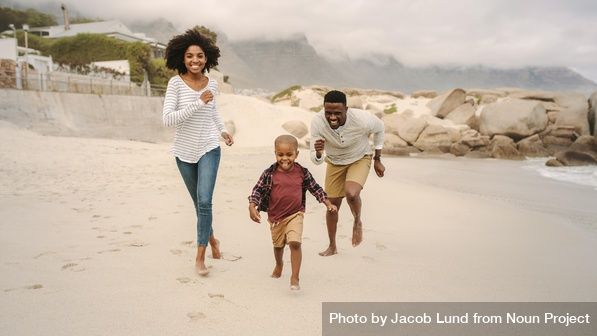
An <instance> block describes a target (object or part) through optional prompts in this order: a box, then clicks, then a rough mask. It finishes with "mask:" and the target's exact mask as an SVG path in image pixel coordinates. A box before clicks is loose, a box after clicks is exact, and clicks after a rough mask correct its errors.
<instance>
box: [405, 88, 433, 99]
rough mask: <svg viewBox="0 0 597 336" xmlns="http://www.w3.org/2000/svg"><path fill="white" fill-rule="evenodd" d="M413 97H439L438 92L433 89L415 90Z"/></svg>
mask: <svg viewBox="0 0 597 336" xmlns="http://www.w3.org/2000/svg"><path fill="white" fill-rule="evenodd" d="M410 96H411V97H413V98H420V97H423V98H435V97H437V92H436V91H433V90H419V91H414V92H413V93H411V94H410Z"/></svg>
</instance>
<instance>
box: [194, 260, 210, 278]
mask: <svg viewBox="0 0 597 336" xmlns="http://www.w3.org/2000/svg"><path fill="white" fill-rule="evenodd" d="M195 271H196V272H197V274H199V275H200V276H207V275H208V274H209V270H208V269H207V267H205V264H203V263H200V262H197V263H195Z"/></svg>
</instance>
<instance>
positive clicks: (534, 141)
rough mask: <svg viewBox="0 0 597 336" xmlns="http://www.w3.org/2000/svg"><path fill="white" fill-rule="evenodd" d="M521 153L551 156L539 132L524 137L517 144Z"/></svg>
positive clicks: (530, 155)
mask: <svg viewBox="0 0 597 336" xmlns="http://www.w3.org/2000/svg"><path fill="white" fill-rule="evenodd" d="M516 146H517V148H518V151H519V152H520V154H522V155H524V156H526V157H546V156H549V152H548V151H547V149H546V148H545V146H544V145H543V142H542V141H541V138H540V137H539V135H538V134H535V135H531V136H530V137H528V138H524V139H522V140H520V141H518V143H517V144H516Z"/></svg>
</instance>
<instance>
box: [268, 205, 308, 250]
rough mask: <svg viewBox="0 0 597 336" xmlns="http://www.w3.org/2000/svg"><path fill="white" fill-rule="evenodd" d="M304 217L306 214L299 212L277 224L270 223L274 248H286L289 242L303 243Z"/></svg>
mask: <svg viewBox="0 0 597 336" xmlns="http://www.w3.org/2000/svg"><path fill="white" fill-rule="evenodd" d="M304 216H305V214H304V213H303V212H302V211H299V212H297V213H294V214H292V215H290V216H288V217H286V218H284V219H282V220H281V221H279V222H277V223H272V222H270V221H268V223H269V225H270V229H271V231H272V243H274V247H284V245H285V244H287V243H288V242H297V243H300V242H302V237H303V218H304Z"/></svg>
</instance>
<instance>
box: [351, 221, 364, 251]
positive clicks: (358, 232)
mask: <svg viewBox="0 0 597 336" xmlns="http://www.w3.org/2000/svg"><path fill="white" fill-rule="evenodd" d="M362 241H363V224H362V223H361V222H360V221H359V222H358V223H355V224H354V226H353V228H352V247H357V246H359V244H360V243H361V242H362Z"/></svg>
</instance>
